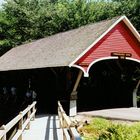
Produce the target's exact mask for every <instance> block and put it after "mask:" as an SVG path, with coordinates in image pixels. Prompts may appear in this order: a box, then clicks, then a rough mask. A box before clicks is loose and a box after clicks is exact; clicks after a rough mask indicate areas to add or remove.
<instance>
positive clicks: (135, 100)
mask: <svg viewBox="0 0 140 140" xmlns="http://www.w3.org/2000/svg"><path fill="white" fill-rule="evenodd" d="M139 85H140V80H139V81H138V83H137V85H136V88H135V89H134V90H133V107H137V92H138V87H139Z"/></svg>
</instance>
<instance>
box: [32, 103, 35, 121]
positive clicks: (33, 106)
mask: <svg viewBox="0 0 140 140" xmlns="http://www.w3.org/2000/svg"><path fill="white" fill-rule="evenodd" d="M34 111H35V105H34V106H33V112H34ZM34 120H35V114H34V116H33V118H32V121H34Z"/></svg>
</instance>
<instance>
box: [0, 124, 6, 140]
mask: <svg viewBox="0 0 140 140" xmlns="http://www.w3.org/2000/svg"><path fill="white" fill-rule="evenodd" d="M0 130H3V131H5V125H2V126H1V127H0ZM1 140H6V133H5V134H4V136H3V137H2V139H1Z"/></svg>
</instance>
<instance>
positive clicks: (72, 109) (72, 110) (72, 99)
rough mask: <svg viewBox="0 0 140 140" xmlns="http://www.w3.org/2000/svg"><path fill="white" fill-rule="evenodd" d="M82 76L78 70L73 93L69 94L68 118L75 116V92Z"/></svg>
mask: <svg viewBox="0 0 140 140" xmlns="http://www.w3.org/2000/svg"><path fill="white" fill-rule="evenodd" d="M82 74H83V72H82V71H81V70H80V71H79V74H78V77H77V80H76V83H75V85H74V88H73V91H72V93H71V97H70V110H69V116H71V117H72V116H75V115H77V91H76V90H77V87H78V85H79V82H80V80H81V77H82Z"/></svg>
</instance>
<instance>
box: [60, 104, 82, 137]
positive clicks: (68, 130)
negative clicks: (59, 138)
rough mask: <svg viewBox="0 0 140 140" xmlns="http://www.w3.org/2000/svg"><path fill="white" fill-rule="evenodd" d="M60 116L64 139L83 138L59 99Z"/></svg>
mask: <svg viewBox="0 0 140 140" xmlns="http://www.w3.org/2000/svg"><path fill="white" fill-rule="evenodd" d="M58 117H59V120H60V127H61V128H62V130H63V139H64V140H82V139H81V137H80V135H79V133H78V132H77V130H76V128H75V125H74V123H73V122H72V121H71V120H70V118H69V116H67V114H66V113H65V111H64V109H63V107H62V105H61V103H60V101H58Z"/></svg>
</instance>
